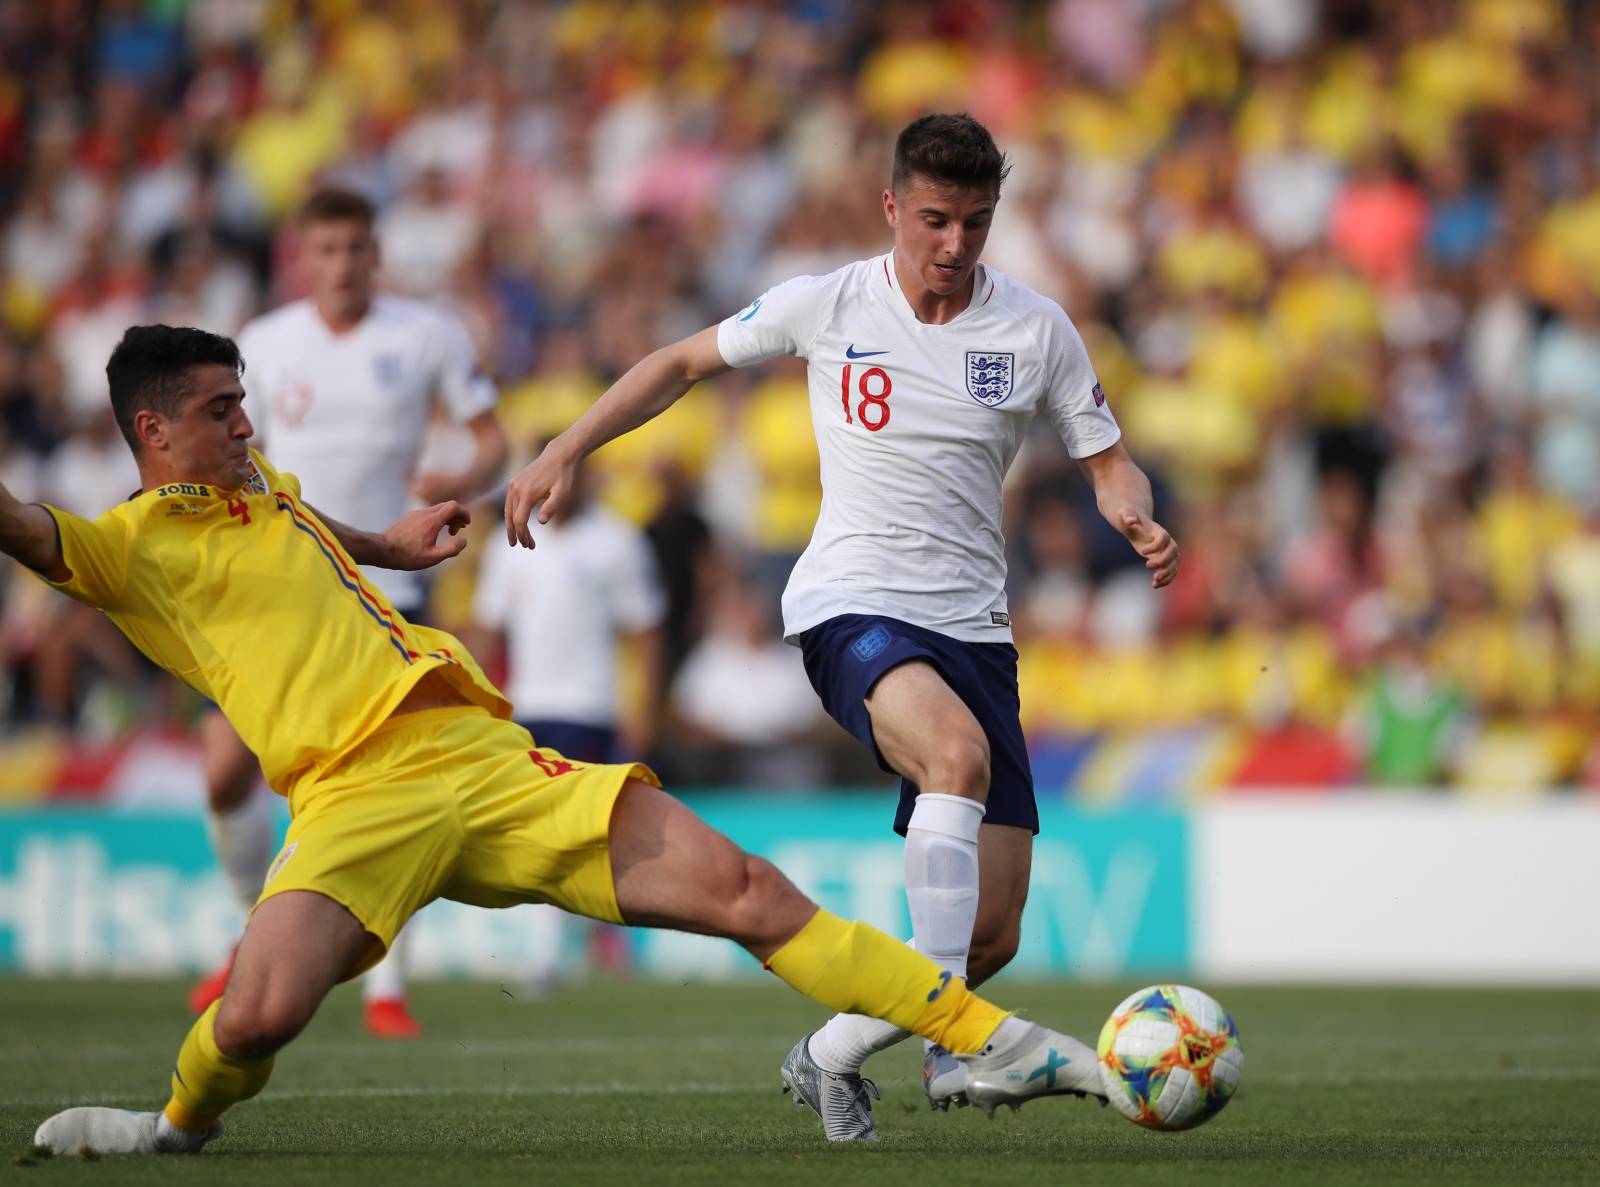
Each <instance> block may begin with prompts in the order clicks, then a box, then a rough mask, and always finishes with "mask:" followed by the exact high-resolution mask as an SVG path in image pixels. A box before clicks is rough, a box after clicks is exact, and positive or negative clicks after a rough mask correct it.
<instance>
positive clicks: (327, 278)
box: [189, 189, 508, 1038]
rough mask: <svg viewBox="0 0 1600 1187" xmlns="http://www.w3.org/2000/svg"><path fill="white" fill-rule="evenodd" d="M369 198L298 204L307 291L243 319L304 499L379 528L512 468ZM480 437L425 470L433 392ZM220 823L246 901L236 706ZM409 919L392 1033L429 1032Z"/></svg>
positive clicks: (210, 994)
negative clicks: (382, 248) (395, 283)
mask: <svg viewBox="0 0 1600 1187" xmlns="http://www.w3.org/2000/svg"><path fill="white" fill-rule="evenodd" d="M375 216H376V212H375V211H374V209H373V207H372V204H371V203H370V202H368V201H367V199H365V198H364V197H362V196H361V195H359V194H355V193H351V192H348V191H344V190H334V189H325V190H320V191H318V192H316V193H314V194H312V195H311V197H310V198H308V199H307V201H306V203H305V205H304V206H303V207H302V208H301V212H300V217H299V231H300V248H299V264H300V266H301V268H302V270H303V273H304V276H305V280H306V283H307V288H308V290H309V293H310V295H309V296H308V297H306V298H305V299H303V300H299V301H293V302H290V303H289V304H287V305H284V306H281V307H280V308H278V309H275V310H273V311H272V312H271V313H267V314H264V315H263V316H261V317H258V318H256V319H255V320H254V321H252V322H250V323H249V324H248V325H246V326H245V327H244V329H243V330H242V331H240V334H239V339H238V341H239V349H240V352H241V354H242V355H243V356H244V359H245V364H246V375H245V383H246V387H247V389H248V391H249V392H250V394H251V395H253V396H254V397H255V400H254V401H253V403H255V404H256V405H257V410H256V412H255V413H254V417H255V424H256V427H257V432H258V434H259V436H260V438H262V439H264V441H265V442H267V443H268V444H267V447H268V448H270V449H271V450H272V456H273V457H274V458H278V459H282V463H283V465H284V467H285V468H286V469H288V470H289V471H290V472H292V473H294V474H297V475H298V476H299V477H300V479H301V481H302V482H303V483H304V484H305V489H306V491H307V498H310V499H314V500H316V505H317V506H318V507H320V508H322V509H323V510H324V511H326V512H327V513H328V514H329V515H331V516H333V517H334V518H335V519H338V520H339V521H340V522H342V523H348V524H350V525H352V526H354V527H359V528H364V529H376V528H381V527H383V526H384V525H386V524H389V523H392V522H393V521H394V520H395V519H396V518H397V517H398V516H400V515H403V514H405V512H407V511H408V510H410V509H411V507H412V506H414V505H420V504H431V503H438V502H444V501H447V500H450V499H456V500H458V501H460V502H464V503H465V502H469V501H470V500H471V499H472V498H474V497H475V496H478V495H481V494H482V493H483V492H484V491H486V490H487V489H488V488H489V487H490V486H492V485H493V484H494V483H495V482H496V481H497V480H498V479H499V478H500V476H501V474H502V471H503V468H504V466H505V462H506V456H507V453H508V449H507V443H506V438H505V433H504V432H503V431H502V429H501V426H500V421H499V418H498V417H497V416H496V414H495V411H494V406H495V401H496V398H497V393H496V391H495V386H494V383H493V381H491V380H490V379H489V377H488V376H487V375H486V374H485V373H484V372H483V370H482V369H481V368H480V367H479V366H478V360H477V352H476V349H475V348H474V346H473V343H472V340H471V338H470V337H469V336H468V334H467V331H466V328H465V327H464V326H463V325H462V324H461V322H460V320H459V319H458V318H457V317H455V316H454V315H453V314H451V313H449V312H448V311H446V310H444V309H441V308H439V307H437V306H434V305H428V304H424V303H423V302H420V301H414V300H409V299H405V298H401V297H396V296H390V295H388V294H380V293H378V292H377V291H376V276H377V271H378V266H379V252H378V241H377V238H376V237H375V235H374V233H373V223H374V219H375ZM436 403H437V404H441V405H442V406H443V408H444V410H445V412H446V414H447V415H448V416H449V417H450V419H451V420H453V421H455V422H457V423H458V424H461V425H463V426H464V427H465V428H466V429H467V430H468V431H469V432H470V433H471V436H472V439H473V443H474V446H475V452H474V457H473V459H472V461H471V463H470V464H469V465H468V466H467V468H466V469H464V470H462V471H461V472H460V473H456V474H438V473H423V474H419V473H418V472H417V466H418V459H419V457H420V455H421V453H422V447H423V443H424V440H425V438H426V436H427V431H428V424H429V422H430V420H431V419H432V418H433V413H434V409H435V406H436ZM362 572H363V573H365V574H366V576H367V578H368V579H369V580H370V581H371V582H372V583H373V584H374V585H376V586H377V587H378V588H379V589H381V590H382V591H383V592H384V594H385V595H386V596H387V597H388V598H389V600H390V601H391V602H392V603H393V604H394V606H395V608H396V609H398V610H399V611H400V612H401V614H403V615H404V616H405V617H406V618H407V619H408V620H411V621H421V619H422V613H423V610H424V608H425V601H426V589H425V587H424V586H423V584H422V582H421V580H420V579H419V578H418V577H417V575H416V574H415V573H405V572H397V571H394V570H391V569H368V568H363V570H362ZM201 739H202V745H203V748H204V752H205V771H206V787H207V795H208V800H209V807H210V821H209V823H210V832H211V838H212V844H213V847H214V848H215V850H216V852H217V858H218V861H219V862H220V863H221V865H222V867H223V870H224V872H225V873H226V874H227V876H228V880H229V883H230V885H231V886H232V888H233V890H234V892H235V894H236V895H237V896H238V897H239V899H240V901H241V902H242V903H244V904H245V908H246V909H247V910H248V909H249V906H250V904H252V903H254V902H255V900H256V896H257V895H258V894H259V893H260V892H261V883H262V880H263V879H264V878H265V877H266V874H267V867H268V864H269V863H270V862H271V860H272V854H273V852H274V849H275V843H276V837H275V836H274V830H273V820H272V808H271V802H272V796H270V795H268V794H266V793H265V791H264V789H262V788H261V787H260V779H261V772H260V767H259V764H257V762H256V758H255V755H253V754H251V753H250V751H249V750H248V749H247V748H246V747H245V745H244V743H243V742H241V741H240V740H239V735H238V734H236V733H235V732H234V730H233V727H232V726H230V725H229V724H228V721H227V719H226V718H224V717H223V716H222V714H221V713H219V712H216V711H215V710H212V711H209V712H208V713H207V714H206V718H205V720H204V722H203V723H202V726H201ZM404 938H405V937H404V934H403V933H402V935H401V936H400V937H399V940H398V942H397V943H396V944H395V945H394V947H393V948H391V950H390V952H389V954H388V956H387V957H386V958H385V959H384V961H383V962H382V963H381V964H379V965H378V966H377V967H376V968H374V969H373V970H371V972H369V973H368V974H367V975H366V977H365V978H364V979H363V981H362V996H363V997H364V999H365V1002H366V1008H365V1020H366V1025H367V1029H368V1030H370V1031H372V1032H373V1033H374V1034H378V1035H381V1036H384V1037H391V1038H406V1037H411V1036H414V1035H416V1034H418V1033H419V1032H420V1028H419V1027H418V1025H417V1023H416V1021H415V1019H413V1018H412V1017H411V1014H410V1011H409V1010H408V1009H407V1007H406V998H405V974H404V961H405V949H404ZM227 975H228V966H227V965H224V966H223V967H222V968H221V969H219V970H217V971H216V972H215V973H213V974H211V975H210V976H208V977H206V978H205V979H204V980H203V981H201V982H200V983H199V984H198V985H196V986H195V988H194V990H193V992H191V994H190V998H189V1004H190V1006H191V1008H193V1009H194V1010H195V1011H196V1012H197V1013H198V1012H201V1011H203V1010H204V1009H205V1008H206V1007H207V1006H208V1005H210V1004H211V1002H212V1001H213V1000H215V999H216V998H217V997H218V996H219V995H220V994H221V992H222V989H223V986H224V984H225V983H226V980H227Z"/></svg>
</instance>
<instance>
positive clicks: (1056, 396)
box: [1045, 309, 1122, 458]
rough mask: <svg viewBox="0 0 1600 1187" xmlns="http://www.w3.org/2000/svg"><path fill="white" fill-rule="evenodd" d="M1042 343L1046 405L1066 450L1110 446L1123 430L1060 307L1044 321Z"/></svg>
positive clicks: (1084, 453) (1082, 453)
mask: <svg viewBox="0 0 1600 1187" xmlns="http://www.w3.org/2000/svg"><path fill="white" fill-rule="evenodd" d="M1045 344H1046V350H1047V352H1048V355H1049V362H1048V367H1047V371H1046V374H1047V375H1048V377H1049V379H1048V382H1049V384H1050V390H1049V394H1048V395H1047V397H1046V406H1047V407H1048V409H1049V412H1050V421H1051V423H1052V424H1054V425H1055V427H1056V432H1057V433H1059V434H1060V435H1061V440H1062V443H1063V444H1065V445H1066V447H1067V452H1068V453H1070V454H1071V455H1072V456H1073V457H1075V458H1082V457H1090V456H1092V455H1094V454H1097V453H1099V452H1101V451H1102V450H1105V449H1109V448H1111V446H1113V445H1115V444H1116V443H1117V442H1118V441H1119V440H1120V439H1121V437H1122V430H1121V429H1120V428H1118V427H1117V418H1116V417H1114V416H1113V415H1111V406H1110V404H1109V403H1108V402H1107V400H1106V393H1105V389H1104V388H1102V387H1101V386H1100V380H1099V379H1098V378H1096V376H1095V373H1094V365H1093V364H1092V363H1090V361H1089V352H1088V351H1087V350H1086V349H1085V348H1084V345H1083V339H1082V337H1080V336H1079V334H1078V330H1077V327H1076V326H1074V325H1073V324H1072V322H1071V321H1070V320H1069V319H1068V318H1067V315H1066V314H1065V313H1063V312H1061V311H1060V310H1059V309H1057V310H1055V315H1054V316H1053V317H1051V318H1050V320H1049V322H1048V323H1047V326H1046V329H1045Z"/></svg>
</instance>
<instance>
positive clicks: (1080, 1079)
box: [930, 1023, 1107, 1117]
mask: <svg viewBox="0 0 1600 1187" xmlns="http://www.w3.org/2000/svg"><path fill="white" fill-rule="evenodd" d="M955 1058H956V1059H957V1060H959V1061H960V1063H961V1065H962V1067H963V1068H964V1069H965V1071H966V1084H965V1086H964V1087H963V1088H962V1089H961V1095H962V1096H963V1097H964V1098H965V1099H964V1100H962V1101H960V1102H958V1103H962V1104H970V1105H975V1106H977V1107H978V1108H980V1109H982V1110H983V1111H984V1112H985V1113H986V1114H987V1115H988V1116H990V1117H993V1116H994V1111H995V1109H997V1108H998V1107H999V1106H1001V1105H1010V1106H1011V1108H1012V1111H1013V1112H1014V1111H1016V1110H1017V1109H1020V1108H1021V1107H1022V1106H1023V1104H1024V1103H1026V1102H1027V1101H1030V1100H1033V1099H1034V1098H1036V1097H1040V1096H1076V1097H1078V1098H1079V1099H1080V1100H1081V1099H1086V1098H1088V1097H1091V1096H1092V1097H1094V1098H1095V1099H1096V1100H1098V1101H1099V1102H1100V1103H1101V1104H1102V1105H1103V1104H1105V1103H1106V1101H1107V1097H1106V1095H1105V1089H1104V1088H1103V1087H1102V1086H1101V1084H1100V1069H1099V1066H1098V1060H1097V1059H1096V1057H1095V1053H1094V1049H1093V1048H1092V1047H1088V1046H1085V1045H1084V1044H1083V1043H1080V1042H1079V1041H1078V1040H1077V1039H1075V1038H1073V1037H1072V1036H1071V1035H1064V1034H1059V1033H1057V1032H1056V1031H1053V1030H1046V1029H1045V1028H1044V1027H1042V1026H1038V1025H1034V1024H1031V1023H1030V1024H1029V1025H1028V1029H1027V1031H1026V1032H1025V1033H1024V1034H1023V1035H1022V1036H1021V1037H1020V1038H1018V1039H1017V1041H1016V1042H1014V1043H1012V1044H1011V1045H1010V1046H1009V1047H1005V1048H1000V1049H997V1048H996V1047H995V1045H994V1044H993V1043H992V1042H991V1043H990V1044H989V1045H988V1046H986V1047H985V1048H984V1049H983V1050H982V1051H979V1052H977V1053H976V1054H974V1055H958V1056H956V1057H955ZM930 1099H932V1095H931V1093H930ZM951 1099H952V1100H953V1098H951ZM935 1107H936V1108H937V1107H938V1102H937V1101H935Z"/></svg>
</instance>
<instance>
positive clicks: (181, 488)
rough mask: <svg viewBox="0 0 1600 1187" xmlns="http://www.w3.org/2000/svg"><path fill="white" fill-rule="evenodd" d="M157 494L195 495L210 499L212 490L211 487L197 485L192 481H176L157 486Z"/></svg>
mask: <svg viewBox="0 0 1600 1187" xmlns="http://www.w3.org/2000/svg"><path fill="white" fill-rule="evenodd" d="M156 494H157V495H159V496H165V495H193V496H194V497H196V498H201V499H209V498H210V497H211V490H210V488H209V487H204V486H196V485H195V484H194V483H192V482H174V483H173V484H172V485H171V486H163V487H159V488H157V490H156Z"/></svg>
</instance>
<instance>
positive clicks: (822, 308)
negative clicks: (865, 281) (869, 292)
mask: <svg viewBox="0 0 1600 1187" xmlns="http://www.w3.org/2000/svg"><path fill="white" fill-rule="evenodd" d="M835 292H836V285H835V284H834V283H833V277H829V276H797V277H795V278H794V279H793V280H786V281H784V282H783V283H782V284H780V285H776V286H774V287H773V288H770V289H768V290H767V291H766V292H764V293H762V294H761V295H760V296H759V297H757V298H756V299H755V300H754V301H752V302H751V303H750V304H749V305H747V306H745V307H744V308H743V309H741V310H740V311H739V312H738V313H735V314H734V315H733V316H732V317H730V318H727V319H726V320H725V321H723V322H722V323H721V324H720V325H718V326H717V350H718V351H720V352H721V353H722V361H723V362H725V363H727V364H728V366H730V367H748V366H750V365H751V364H753V363H763V362H766V360H768V359H775V358H777V357H778V356H779V355H786V354H787V355H795V356H796V357H798V358H805V357H806V354H807V352H808V351H809V350H810V348H811V343H812V342H813V341H814V340H815V339H816V336H817V334H818V333H819V332H820V331H821V329H822V324H823V322H824V320H825V319H826V317H827V312H828V308H829V306H830V305H831V304H832V302H833V296H834V293H835Z"/></svg>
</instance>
